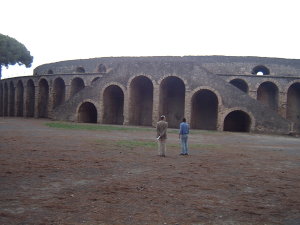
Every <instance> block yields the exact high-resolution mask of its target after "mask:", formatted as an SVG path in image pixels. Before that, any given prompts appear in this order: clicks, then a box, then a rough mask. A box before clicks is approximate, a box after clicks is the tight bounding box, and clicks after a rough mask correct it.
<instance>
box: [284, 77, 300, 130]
mask: <svg viewBox="0 0 300 225" xmlns="http://www.w3.org/2000/svg"><path fill="white" fill-rule="evenodd" d="M287 119H288V120H290V121H292V122H293V123H294V130H295V131H296V132H297V133H300V83H296V84H293V85H292V86H291V87H290V88H289V90H288V93H287Z"/></svg>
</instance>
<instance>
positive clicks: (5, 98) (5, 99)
mask: <svg viewBox="0 0 300 225" xmlns="http://www.w3.org/2000/svg"><path fill="white" fill-rule="evenodd" d="M3 116H8V86H7V83H6V82H5V84H4V93H3Z"/></svg>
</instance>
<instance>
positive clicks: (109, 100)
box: [103, 85, 124, 124]
mask: <svg viewBox="0 0 300 225" xmlns="http://www.w3.org/2000/svg"><path fill="white" fill-rule="evenodd" d="M103 101H104V104H103V105H104V112H103V123H106V124H123V121H124V116H123V107H124V94H123V91H122V89H121V88H120V87H118V86H117V85H111V86H109V87H107V88H106V89H105V91H104V94H103Z"/></svg>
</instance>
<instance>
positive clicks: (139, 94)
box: [129, 76, 153, 126]
mask: <svg viewBox="0 0 300 225" xmlns="http://www.w3.org/2000/svg"><path fill="white" fill-rule="evenodd" d="M129 102H130V105H129V124H132V125H142V126H151V124H152V108H153V84H152V82H151V80H150V79H149V78H148V77H145V76H138V77H136V78H134V79H133V80H132V81H131V84H130V101H129Z"/></svg>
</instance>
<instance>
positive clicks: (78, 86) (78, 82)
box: [70, 77, 85, 97]
mask: <svg viewBox="0 0 300 225" xmlns="http://www.w3.org/2000/svg"><path fill="white" fill-rule="evenodd" d="M84 87H85V85H84V81H83V79H82V78H80V77H75V78H74V79H73V80H72V82H71V92H70V97H73V96H74V95H75V94H76V93H78V92H79V91H81V90H82V89H83V88H84Z"/></svg>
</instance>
